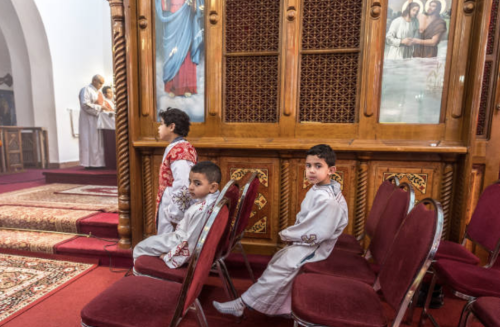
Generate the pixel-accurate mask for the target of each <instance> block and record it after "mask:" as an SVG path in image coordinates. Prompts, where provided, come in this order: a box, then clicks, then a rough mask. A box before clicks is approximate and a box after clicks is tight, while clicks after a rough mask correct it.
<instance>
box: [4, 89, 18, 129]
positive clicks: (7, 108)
mask: <svg viewBox="0 0 500 327" xmlns="http://www.w3.org/2000/svg"><path fill="white" fill-rule="evenodd" d="M16 120H17V119H16V106H15V104H14V91H9V90H0V126H16V124H17V122H16Z"/></svg>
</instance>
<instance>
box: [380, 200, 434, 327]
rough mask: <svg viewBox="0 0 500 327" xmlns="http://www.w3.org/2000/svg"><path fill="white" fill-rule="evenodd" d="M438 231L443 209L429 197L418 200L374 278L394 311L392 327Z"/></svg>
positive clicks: (427, 261)
mask: <svg viewBox="0 0 500 327" xmlns="http://www.w3.org/2000/svg"><path fill="white" fill-rule="evenodd" d="M428 207H429V208H428ZM442 232H443V209H442V207H441V204H440V203H439V202H437V201H435V200H434V199H431V198H426V199H423V200H422V201H420V202H419V203H418V204H417V205H416V206H415V207H414V208H413V210H412V211H411V212H410V213H409V214H408V216H407V217H406V219H405V220H404V221H403V223H402V225H401V228H400V229H399V231H398V233H397V235H396V238H395V240H394V243H393V244H392V246H391V248H390V250H389V253H388V254H387V258H386V260H385V262H384V264H383V265H382V267H381V268H380V272H379V275H378V278H377V283H378V284H379V285H380V287H381V289H382V293H383V295H384V298H385V300H386V301H387V303H389V304H390V305H391V306H392V307H393V308H394V309H395V310H396V311H397V312H398V313H397V316H396V319H395V320H394V322H393V326H398V325H399V323H400V322H401V320H402V319H403V317H404V314H405V312H406V309H407V308H408V304H409V303H410V300H411V299H412V297H413V294H414V293H415V290H416V289H417V288H418V286H419V284H420V282H421V281H422V279H423V277H424V275H425V272H426V271H427V269H428V268H429V266H430V264H431V261H432V259H433V258H434V254H435V253H436V251H437V248H438V245H439V241H440V240H441V234H442Z"/></svg>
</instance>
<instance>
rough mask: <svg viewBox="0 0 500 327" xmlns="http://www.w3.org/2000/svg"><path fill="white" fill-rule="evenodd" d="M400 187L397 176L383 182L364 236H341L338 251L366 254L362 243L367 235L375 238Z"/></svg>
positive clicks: (336, 245)
mask: <svg viewBox="0 0 500 327" xmlns="http://www.w3.org/2000/svg"><path fill="white" fill-rule="evenodd" d="M398 185H399V179H398V178H397V177H396V176H392V177H390V178H389V179H387V180H386V181H384V182H382V184H380V186H379V188H378V190H377V194H375V198H374V199H373V204H372V207H371V209H370V214H369V215H368V218H367V219H366V225H365V230H364V232H363V234H361V235H360V236H358V237H355V236H353V235H350V234H341V235H340V236H339V239H338V240H337V243H335V248H336V249H338V250H343V251H350V252H354V253H356V254H363V253H364V252H365V251H364V249H363V247H362V246H361V241H362V240H363V239H364V238H365V235H367V236H368V237H369V238H370V239H371V238H372V237H373V234H375V231H376V229H377V225H378V222H379V220H380V216H381V215H382V213H383V212H384V210H385V206H386V203H387V201H388V200H389V198H390V196H391V194H392V193H393V192H394V190H395V189H396V188H397V186H398Z"/></svg>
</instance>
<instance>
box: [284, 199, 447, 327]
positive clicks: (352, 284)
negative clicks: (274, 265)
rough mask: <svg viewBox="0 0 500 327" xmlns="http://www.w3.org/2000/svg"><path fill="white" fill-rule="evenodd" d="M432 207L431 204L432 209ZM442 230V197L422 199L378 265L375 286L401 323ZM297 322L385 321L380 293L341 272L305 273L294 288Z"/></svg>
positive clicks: (358, 323) (369, 323) (367, 323)
mask: <svg viewBox="0 0 500 327" xmlns="http://www.w3.org/2000/svg"><path fill="white" fill-rule="evenodd" d="M427 206H429V207H430V208H428V207H427ZM442 230H443V210H442V208H441V205H440V204H439V202H437V201H435V200H433V199H430V198H427V199H424V200H422V201H421V202H419V203H418V204H417V205H416V206H415V208H414V209H413V210H412V211H411V212H410V213H409V214H408V216H407V217H406V219H405V220H404V222H403V224H402V225H401V228H400V229H399V231H398V233H397V236H396V238H395V240H394V243H393V245H392V246H391V248H390V250H389V253H388V254H387V258H386V260H385V262H384V264H383V265H382V266H381V268H380V272H379V275H378V277H377V282H376V285H379V286H380V291H381V293H382V295H383V297H384V299H385V301H386V302H387V303H388V304H389V305H390V306H391V307H393V308H394V309H395V310H396V317H395V318H394V319H393V321H392V324H391V326H399V325H400V324H401V322H402V320H403V317H404V315H405V312H406V310H407V307H408V304H409V302H410V301H411V299H412V296H413V294H414V292H415V290H416V289H417V288H418V286H419V284H420V282H421V280H422V278H423V276H424V274H425V272H426V270H427V268H428V267H429V265H430V264H431V260H432V258H433V256H434V254H435V252H436V250H437V247H438V244H439V240H440V238H441V233H442ZM292 316H293V318H294V320H295V326H297V325H302V326H338V327H346V326H365V327H369V326H387V325H389V321H390V319H388V318H387V317H386V316H385V314H384V308H383V306H382V302H381V299H380V297H379V294H378V293H377V292H376V291H375V290H374V288H373V287H370V286H369V285H367V284H365V283H363V282H360V281H357V280H353V279H347V278H342V277H335V276H328V275H320V274H308V273H305V274H301V275H298V276H297V278H296V279H295V281H294V284H293V289H292Z"/></svg>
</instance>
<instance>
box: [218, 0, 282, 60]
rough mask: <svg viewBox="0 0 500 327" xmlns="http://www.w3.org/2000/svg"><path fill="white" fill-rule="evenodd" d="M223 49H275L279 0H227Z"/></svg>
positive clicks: (278, 20)
mask: <svg viewBox="0 0 500 327" xmlns="http://www.w3.org/2000/svg"><path fill="white" fill-rule="evenodd" d="M225 9H226V17H225V19H226V52H228V53H229V52H261V51H278V46H279V35H280V33H279V26H280V25H279V22H280V19H279V16H280V0H271V1H269V0H226V8H225Z"/></svg>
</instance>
